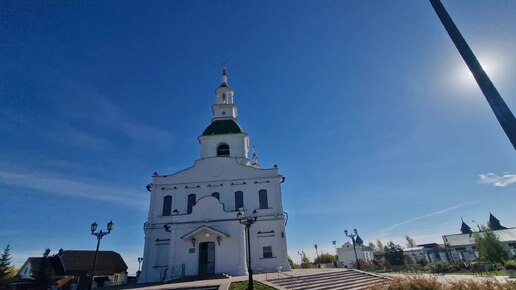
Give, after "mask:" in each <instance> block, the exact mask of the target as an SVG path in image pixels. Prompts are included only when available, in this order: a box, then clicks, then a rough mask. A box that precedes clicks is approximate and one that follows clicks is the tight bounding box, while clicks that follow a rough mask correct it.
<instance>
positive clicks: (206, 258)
mask: <svg viewBox="0 0 516 290" xmlns="http://www.w3.org/2000/svg"><path fill="white" fill-rule="evenodd" d="M212 274H215V243H214V242H203V243H200V244H199V276H205V275H212Z"/></svg>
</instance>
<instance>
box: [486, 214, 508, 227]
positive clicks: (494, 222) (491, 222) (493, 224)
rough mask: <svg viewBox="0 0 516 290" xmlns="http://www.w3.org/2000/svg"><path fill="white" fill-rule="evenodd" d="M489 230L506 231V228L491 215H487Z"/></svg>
mask: <svg viewBox="0 0 516 290" xmlns="http://www.w3.org/2000/svg"><path fill="white" fill-rule="evenodd" d="M487 225H488V226H489V229H491V230H492V231H497V230H506V229H507V228H506V227H504V226H502V225H501V224H500V221H499V220H498V219H497V218H496V217H495V216H494V215H493V214H492V213H489V221H488V222H487Z"/></svg>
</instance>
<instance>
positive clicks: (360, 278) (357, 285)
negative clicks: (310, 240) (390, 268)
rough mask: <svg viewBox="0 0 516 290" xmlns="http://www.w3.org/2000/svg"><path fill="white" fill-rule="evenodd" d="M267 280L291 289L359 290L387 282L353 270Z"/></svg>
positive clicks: (384, 279)
mask: <svg viewBox="0 0 516 290" xmlns="http://www.w3.org/2000/svg"><path fill="white" fill-rule="evenodd" d="M269 282H271V283H273V284H276V285H279V286H283V287H285V288H288V289H292V290H304V289H306V290H308V289H309V290H360V289H365V288H367V287H370V286H372V285H375V284H383V283H386V282H387V279H386V278H383V277H380V276H377V275H372V274H369V273H367V272H361V271H355V270H344V269H343V270H342V271H334V272H323V273H316V274H307V275H296V276H292V277H286V278H279V279H271V280H269Z"/></svg>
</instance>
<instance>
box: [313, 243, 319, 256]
mask: <svg viewBox="0 0 516 290" xmlns="http://www.w3.org/2000/svg"><path fill="white" fill-rule="evenodd" d="M314 248H315V257H316V258H319V252H318V251H317V244H315V245H314Z"/></svg>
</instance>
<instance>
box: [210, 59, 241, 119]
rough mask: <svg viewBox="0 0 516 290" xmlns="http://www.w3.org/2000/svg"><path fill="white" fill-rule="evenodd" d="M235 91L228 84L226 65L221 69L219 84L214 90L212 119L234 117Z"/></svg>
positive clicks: (235, 109) (235, 114)
mask: <svg viewBox="0 0 516 290" xmlns="http://www.w3.org/2000/svg"><path fill="white" fill-rule="evenodd" d="M234 94H235V91H234V90H233V89H232V88H231V87H230V86H229V85H228V71H227V68H226V66H224V68H223V69H222V80H221V84H220V86H219V87H218V88H217V89H216V90H215V104H213V106H211V110H212V112H213V120H216V119H219V120H222V119H236V117H237V108H236V106H235V104H233V96H234Z"/></svg>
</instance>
